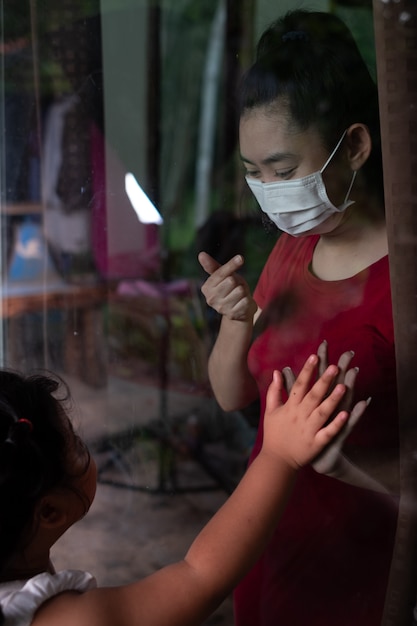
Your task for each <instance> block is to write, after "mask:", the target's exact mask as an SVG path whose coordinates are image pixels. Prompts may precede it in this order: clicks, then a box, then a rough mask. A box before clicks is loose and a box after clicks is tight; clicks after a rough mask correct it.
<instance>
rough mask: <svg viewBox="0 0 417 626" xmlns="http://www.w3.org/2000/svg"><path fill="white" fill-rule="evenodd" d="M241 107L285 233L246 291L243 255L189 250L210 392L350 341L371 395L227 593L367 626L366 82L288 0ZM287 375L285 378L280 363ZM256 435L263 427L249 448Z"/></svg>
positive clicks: (319, 20)
mask: <svg viewBox="0 0 417 626" xmlns="http://www.w3.org/2000/svg"><path fill="white" fill-rule="evenodd" d="M240 103H241V104H240V153H241V158H242V162H243V164H244V167H245V170H246V180H247V183H248V185H249V187H250V188H251V190H252V192H253V194H254V195H255V197H256V199H257V200H258V203H259V205H260V207H261V209H262V211H264V212H265V213H266V214H267V215H268V216H269V218H270V219H271V220H272V221H273V222H274V223H275V224H276V225H277V227H278V228H279V229H280V230H281V231H282V234H281V235H280V237H279V239H278V241H277V244H276V246H275V248H274V250H273V251H272V253H271V255H270V257H269V259H268V261H267V263H266V265H265V268H264V270H263V272H262V274H261V276H260V279H259V282H258V285H257V287H256V289H255V292H254V294H253V295H252V294H251V293H250V290H249V287H248V285H247V283H246V282H245V280H244V279H243V278H242V276H240V275H239V274H238V270H239V269H240V268H241V267H242V265H243V258H242V257H241V256H240V255H238V256H236V257H234V258H232V259H231V260H230V261H229V262H227V263H226V264H224V265H222V266H220V265H219V264H218V263H217V262H216V261H215V260H214V259H213V258H212V257H210V256H209V255H207V254H206V253H204V252H202V253H200V255H199V260H200V263H201V265H202V266H203V268H204V269H205V270H206V272H207V273H208V274H209V275H210V276H209V278H208V279H207V281H206V282H205V284H204V286H203V289H202V290H203V293H204V295H205V297H206V300H207V303H208V304H209V305H210V306H212V307H213V308H214V309H216V311H218V312H219V313H220V314H221V315H222V321H221V326H220V330H219V334H218V338H217V340H216V343H215V345H214V348H213V351H212V354H211V356H210V362H209V372H210V380H211V384H212V388H213V391H214V393H215V395H216V398H217V400H218V401H219V403H220V405H221V406H222V408H223V409H224V410H226V411H228V410H235V409H237V408H242V407H244V406H246V405H248V404H249V403H250V402H251V401H253V400H254V399H255V398H256V397H258V395H259V397H260V400H261V405H262V407H264V403H265V395H266V389H267V383H268V381H269V380H270V377H271V372H272V371H273V369H279V368H280V367H283V366H284V365H286V364H288V363H290V365H291V369H292V370H293V371H294V372H295V373H298V371H299V370H300V367H301V365H302V363H303V361H304V360H305V357H306V355H307V354H309V353H310V352H311V351H312V350H313V351H314V350H316V349H317V347H318V346H320V347H319V353H320V357H321V359H322V362H323V365H324V364H325V363H326V361H327V358H328V357H329V358H330V360H332V359H334V355H335V354H337V353H338V354H340V353H342V352H344V351H346V350H348V349H350V348H352V347H353V350H354V355H352V359H353V360H352V363H353V365H355V366H357V367H358V368H360V370H361V381H360V385H358V388H357V390H356V393H357V394H359V396H361V397H372V402H371V403H370V406H369V409H368V412H367V414H366V417H364V418H363V420H362V421H361V423H360V424H359V425H358V427H357V429H356V430H355V433H354V434H353V435H349V437H348V438H347V442H346V446H345V448H344V455H343V456H342V455H341V454H340V453H339V452H340V447H339V448H338V447H337V446H335V447H334V448H333V450H331V451H330V453H329V455H328V458H327V459H326V460H325V462H324V463H323V462H321V463H318V464H316V469H318V470H319V471H321V472H326V473H327V474H328V475H327V476H326V475H324V474H319V473H317V472H315V471H314V470H313V469H312V468H305V469H304V470H302V472H301V473H300V476H299V480H298V481H297V487H296V490H295V491H294V494H293V495H292V497H291V500H290V502H289V505H288V508H287V510H286V513H285V515H284V517H283V519H282V520H281V522H280V524H279V526H278V527H277V529H276V532H275V535H274V537H273V539H272V541H271V542H270V545H269V547H268V549H267V550H266V551H265V553H264V555H263V557H262V558H261V559H260V561H259V562H258V564H257V565H256V566H255V568H254V569H253V570H252V572H251V573H250V574H249V575H248V576H247V577H246V579H245V580H244V582H243V583H242V584H241V585H240V587H239V588H238V590H237V592H236V595H235V615H236V624H237V626H276V625H277V624H279V625H280V626H301V625H302V626H305V624H307V623H308V624H310V625H311V624H313V625H315V626H327V625H330V624H337V625H338V626H352V624H355V626H377V625H379V624H380V621H381V616H382V611H383V605H384V596H385V591H386V586H387V581H388V575H389V567H390V560H391V555H392V548H393V541H394V534H395V526H396V516H397V511H396V507H395V504H394V499H393V498H392V497H391V496H390V495H388V493H387V492H388V491H390V492H392V493H395V489H396V487H395V478H396V472H397V465H398V459H397V445H398V441H397V400H396V380H395V354H394V334H393V321H392V309H391V294H390V284H389V267H388V257H387V253H388V247H387V237H386V229H385V220H384V199H383V181H382V165H381V150H380V136H379V117H378V96H377V89H376V86H375V84H374V82H373V80H372V79H371V77H370V74H369V72H368V70H367V68H366V65H365V63H364V61H363V59H362V57H361V56H360V54H359V52H358V49H357V47H356V44H355V43H354V40H353V38H352V36H351V34H350V32H349V31H348V29H347V28H346V26H345V25H344V24H343V23H342V22H341V21H340V20H339V19H338V18H336V17H335V16H332V15H330V14H326V13H316V12H306V11H295V12H292V13H290V14H288V15H286V16H284V17H283V18H282V19H280V20H278V21H277V22H276V23H274V24H273V25H272V26H271V27H270V28H269V29H268V30H267V31H265V33H264V34H263V36H262V37H261V39H260V41H259V43H258V47H257V56H256V61H255V63H254V65H253V66H252V67H251V68H250V69H249V71H248V72H247V74H246V75H245V77H244V79H243V83H242V88H241V94H240ZM326 340H327V341H328V343H329V346H331V349H332V352H331V353H330V354H329V355H327V344H326ZM333 350H334V351H335V353H333ZM287 378H288V383H289V386H290V385H291V379H292V372H291V371H289V372H288V376H287ZM262 413H263V410H262V411H261V414H262ZM261 443H262V424H261V425H260V428H259V433H258V437H257V441H256V444H255V447H254V450H253V454H252V459H253V458H255V457H256V456H257V454H258V452H259V449H260V446H261ZM339 443H340V442H339ZM387 468H388V469H387ZM329 475H330V476H329Z"/></svg>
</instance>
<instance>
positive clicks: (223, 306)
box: [198, 252, 260, 411]
mask: <svg viewBox="0 0 417 626" xmlns="http://www.w3.org/2000/svg"><path fill="white" fill-rule="evenodd" d="M198 259H199V261H200V264H201V266H202V267H203V269H204V270H205V271H206V272H207V273H208V274H210V276H209V278H208V279H207V280H206V282H205V283H204V285H203V287H202V289H201V291H202V292H203V294H204V296H205V298H206V301H207V304H208V305H209V306H211V307H212V308H213V309H214V310H215V311H217V312H218V313H220V314H221V316H222V320H221V324H220V330H219V333H218V336H217V338H216V342H215V344H214V347H213V350H212V352H211V355H210V358H209V367H208V371H209V378H210V383H211V386H212V389H213V393H214V395H215V396H216V400H217V402H218V403H219V405H220V406H221V408H222V409H223V410H224V411H233V410H236V409H241V408H243V407H245V406H247V405H248V404H250V402H252V401H253V400H255V398H256V397H257V395H258V389H257V386H256V383H255V380H254V379H253V378H252V376H251V374H250V373H249V370H248V366H247V355H248V350H249V347H250V344H251V341H252V334H253V325H254V321H255V320H256V318H257V316H258V315H259V313H260V310H259V309H258V306H257V304H256V302H255V300H254V299H253V297H252V294H251V292H250V289H249V286H248V284H247V283H246V281H245V280H244V279H243V278H242V276H240V275H239V274H238V273H237V272H238V270H239V269H240V268H241V267H242V266H243V257H242V256H240V255H237V256H235V257H233V258H232V259H230V261H228V262H227V263H225V264H224V265H220V264H219V263H218V262H217V261H215V259H213V258H212V257H211V256H209V255H208V254H207V253H206V252H200V254H199V256H198Z"/></svg>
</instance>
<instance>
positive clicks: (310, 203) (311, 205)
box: [246, 131, 356, 236]
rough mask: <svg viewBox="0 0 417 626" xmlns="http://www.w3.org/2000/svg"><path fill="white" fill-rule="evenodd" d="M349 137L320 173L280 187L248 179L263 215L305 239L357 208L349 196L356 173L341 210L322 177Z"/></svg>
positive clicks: (281, 183) (288, 182)
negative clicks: (337, 216) (328, 221)
mask: <svg viewBox="0 0 417 626" xmlns="http://www.w3.org/2000/svg"><path fill="white" fill-rule="evenodd" d="M345 135H346V131H345V132H344V133H343V135H342V136H341V138H340V139H339V141H338V143H337V146H336V147H335V149H334V150H333V152H332V153H331V155H330V156H329V158H328V159H327V161H326V163H325V164H324V165H323V167H322V168H321V170H320V171H319V172H315V173H314V174H310V175H309V176H304V177H303V178H297V179H295V180H289V181H284V182H278V183H262V182H261V181H258V180H254V179H253V178H251V177H250V176H246V182H247V183H248V185H249V187H250V189H251V191H252V193H253V195H254V196H255V198H256V199H257V201H258V202H259V205H260V207H261V209H262V211H263V212H264V213H266V214H267V215H268V217H269V218H270V219H271V220H272V221H273V222H274V224H276V225H277V226H278V228H279V229H280V230H282V231H284V232H286V233H289V234H290V235H294V236H297V235H303V234H305V233H307V232H309V231H311V230H312V229H313V228H315V227H316V226H319V225H320V224H321V223H322V222H324V221H325V220H327V218H328V217H330V216H331V215H333V214H334V213H342V212H343V211H344V210H345V209H346V208H347V207H348V206H350V205H351V204H354V200H349V194H350V192H351V189H352V186H353V183H354V180H355V177H356V171H355V172H353V175H352V180H351V183H350V185H349V189H348V191H347V194H346V197H345V199H344V201H343V204H341V205H340V206H338V207H336V206H334V204H332V203H331V202H330V200H329V198H328V196H327V192H326V187H325V186H324V181H323V177H322V173H323V172H324V170H325V169H326V167H327V166H328V164H329V163H330V161H331V160H332V158H333V157H334V155H335V154H336V152H337V150H338V148H339V146H340V144H341V143H342V141H343V139H344V138H345Z"/></svg>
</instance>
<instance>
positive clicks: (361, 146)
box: [346, 124, 372, 171]
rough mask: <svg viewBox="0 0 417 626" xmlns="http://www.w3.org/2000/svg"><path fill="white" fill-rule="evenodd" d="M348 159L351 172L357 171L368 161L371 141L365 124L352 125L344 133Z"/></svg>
mask: <svg viewBox="0 0 417 626" xmlns="http://www.w3.org/2000/svg"><path fill="white" fill-rule="evenodd" d="M346 144H347V149H348V159H349V162H350V165H351V168H352V170H353V171H357V170H359V169H360V168H361V167H362V166H363V164H364V163H365V162H366V161H367V160H368V158H369V155H370V154H371V150H372V139H371V135H370V132H369V129H368V127H367V126H366V124H352V125H351V126H349V128H348V129H347V132H346Z"/></svg>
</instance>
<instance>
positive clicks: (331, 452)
mask: <svg viewBox="0 0 417 626" xmlns="http://www.w3.org/2000/svg"><path fill="white" fill-rule="evenodd" d="M317 356H318V359H319V366H318V372H319V374H323V373H324V372H325V371H326V368H327V366H328V354H327V342H326V341H323V342H322V343H321V344H320V346H319V348H318V350H317ZM353 356H354V352H352V351H351V350H349V351H347V352H344V353H343V354H342V355H341V356H340V358H339V361H338V363H337V365H338V368H339V374H338V375H337V377H336V378H335V380H334V383H333V384H339V383H343V384H344V385H345V386H346V393H345V394H344V396H343V399H342V401H341V402H340V404H339V405H338V406H337V410H338V411H340V410H345V411H350V418H349V421H348V423H347V424H346V426H345V427H344V428H343V429H342V430H341V431H340V432H339V434H338V435H337V437H335V438H334V439H333V440H332V441H331V442H330V443H329V445H327V446H326V447H325V449H324V450H323V451H322V452H321V453H320V454H319V455H318V456H317V458H315V459H314V460H313V462H312V464H311V465H312V467H313V468H314V469H315V470H316V472H319V473H320V474H326V475H328V476H336V475H338V474H339V470H340V468H341V466H342V465H345V459H344V457H343V455H342V448H343V444H344V443H345V440H346V439H347V437H348V436H349V435H350V433H351V432H352V430H353V428H354V427H355V425H356V424H357V423H358V421H359V419H360V418H361V417H362V415H363V414H364V412H365V410H366V407H367V406H368V404H369V400H368V401H365V400H361V401H360V402H357V403H356V404H355V405H354V407H353V408H351V405H352V399H353V392H354V387H355V381H356V377H357V375H358V372H359V370H358V369H357V368H350V369H348V368H349V365H350V363H351V361H352V358H353ZM283 377H284V381H285V387H286V389H287V390H288V393H290V391H291V388H292V386H293V384H294V380H295V376H294V373H293V372H292V370H291V368H289V367H287V368H284V370H283Z"/></svg>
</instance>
